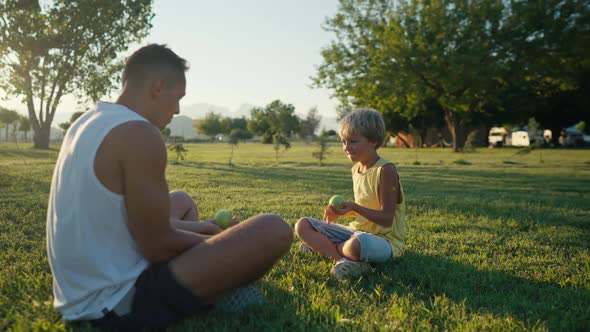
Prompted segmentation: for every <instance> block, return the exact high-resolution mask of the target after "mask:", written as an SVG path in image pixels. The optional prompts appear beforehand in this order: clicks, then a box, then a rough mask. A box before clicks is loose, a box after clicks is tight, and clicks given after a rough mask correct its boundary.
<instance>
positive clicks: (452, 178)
mask: <svg viewBox="0 0 590 332" xmlns="http://www.w3.org/2000/svg"><path fill="white" fill-rule="evenodd" d="M500 176H501V178H500ZM404 184H405V185H406V188H407V189H406V193H407V194H408V195H409V199H410V200H413V201H414V203H416V204H415V205H418V206H420V207H424V208H428V209H433V208H436V209H441V210H446V211H449V212H456V213H462V214H472V215H477V216H488V217H491V218H497V219H517V220H519V221H523V222H524V223H525V224H526V223H529V224H531V223H535V224H544V225H567V226H573V227H577V228H580V229H583V230H586V231H588V230H590V223H589V222H588V217H589V216H590V211H589V210H588V199H589V198H590V194H589V192H588V190H587V188H589V187H590V178H581V177H580V178H572V177H568V176H560V175H544V174H543V175H542V174H537V175H531V174H520V173H508V172H503V173H497V172H489V171H457V170H445V171H444V172H437V173H434V172H426V171H421V170H420V171H416V170H414V171H412V172H411V174H410V175H409V176H408V178H407V179H406V181H405V182H404ZM412 191H413V192H419V193H421V194H420V195H419V196H416V197H412V195H411V192H412ZM523 227H525V228H526V227H528V226H526V225H523Z"/></svg>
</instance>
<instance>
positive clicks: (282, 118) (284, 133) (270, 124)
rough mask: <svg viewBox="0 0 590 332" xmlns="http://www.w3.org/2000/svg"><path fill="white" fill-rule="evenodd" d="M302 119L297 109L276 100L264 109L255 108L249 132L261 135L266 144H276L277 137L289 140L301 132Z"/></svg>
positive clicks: (252, 112) (249, 123) (251, 112)
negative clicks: (275, 138)
mask: <svg viewBox="0 0 590 332" xmlns="http://www.w3.org/2000/svg"><path fill="white" fill-rule="evenodd" d="M300 126H301V119H299V117H298V116H297V115H296V114H295V107H294V106H293V105H291V104H284V103H283V102H281V101H280V100H275V101H273V102H271V103H270V104H268V105H266V106H265V107H264V108H261V107H255V108H253V109H252V110H251V111H250V121H248V131H250V132H252V133H254V134H257V135H261V136H262V137H263V142H264V143H271V142H274V138H273V137H275V136H276V135H279V136H281V137H283V139H287V137H290V136H291V135H293V134H294V133H297V132H299V128H300Z"/></svg>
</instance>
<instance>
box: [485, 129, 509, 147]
mask: <svg viewBox="0 0 590 332" xmlns="http://www.w3.org/2000/svg"><path fill="white" fill-rule="evenodd" d="M507 135H508V131H507V130H506V128H504V127H492V129H490V131H489V133H488V143H489V144H490V146H503V145H506V136H507Z"/></svg>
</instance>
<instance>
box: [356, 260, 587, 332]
mask: <svg viewBox="0 0 590 332" xmlns="http://www.w3.org/2000/svg"><path fill="white" fill-rule="evenodd" d="M379 270H380V271H379ZM381 273H383V274H385V275H388V276H391V279H392V281H393V282H392V283H390V284H383V279H382V275H381ZM378 286H383V293H388V294H391V293H396V294H398V295H403V296H405V295H407V294H413V295H414V296H415V297H417V298H419V299H420V300H422V301H423V302H424V305H425V306H426V307H429V309H434V308H433V301H432V300H433V298H434V297H435V296H442V295H444V296H446V297H447V298H449V299H451V300H452V301H453V302H455V303H456V304H457V305H461V304H462V303H463V304H464V306H465V308H466V309H467V310H468V311H469V312H471V313H486V312H488V313H492V314H495V315H500V316H514V317H517V318H518V319H520V320H522V321H524V322H526V325H527V326H528V327H533V326H535V325H538V324H539V323H540V324H543V325H546V326H547V327H548V328H549V329H550V330H560V331H575V330H579V331H581V330H587V329H588V327H589V326H590V325H589V324H590V307H589V306H588V303H590V291H588V290H587V289H576V288H566V287H560V286H558V285H555V284H551V283H544V282H538V281H533V280H527V279H524V278H518V277H514V276H510V275H507V274H505V273H502V272H498V271H480V270H477V269H475V268H474V267H472V266H470V265H467V264H462V263H458V262H454V261H451V260H449V259H446V258H444V257H436V256H426V255H421V254H418V253H416V252H407V253H406V255H405V256H404V257H403V258H402V259H400V260H399V261H398V262H396V263H394V264H388V265H386V266H385V267H381V268H379V269H378V272H377V273H375V274H373V275H371V276H368V277H367V278H366V279H365V281H364V282H360V283H358V284H356V285H355V286H354V287H355V289H356V290H357V291H362V292H367V295H370V293H371V292H372V290H373V289H374V288H375V287H378ZM433 311H434V310H433Z"/></svg>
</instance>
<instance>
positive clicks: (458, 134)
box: [445, 109, 465, 152]
mask: <svg viewBox="0 0 590 332" xmlns="http://www.w3.org/2000/svg"><path fill="white" fill-rule="evenodd" d="M445 120H446V122H447V127H448V128H449V131H450V132H451V137H452V139H453V151H454V152H461V151H462V150H463V145H464V144H465V130H464V128H463V127H464V124H463V121H462V120H461V119H460V118H459V115H458V114H457V113H455V112H453V111H451V110H447V109H445Z"/></svg>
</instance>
